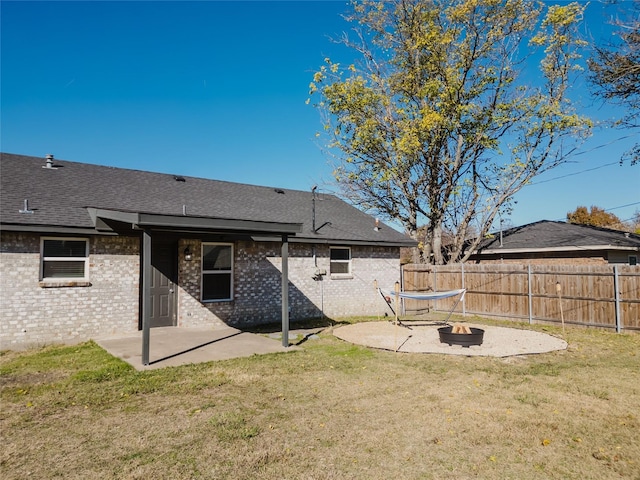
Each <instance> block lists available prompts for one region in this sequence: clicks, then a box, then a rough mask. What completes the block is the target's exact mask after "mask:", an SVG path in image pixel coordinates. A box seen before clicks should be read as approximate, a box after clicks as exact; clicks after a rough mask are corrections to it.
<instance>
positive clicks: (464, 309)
mask: <svg viewBox="0 0 640 480" xmlns="http://www.w3.org/2000/svg"><path fill="white" fill-rule="evenodd" d="M460 271H461V273H462V287H461V288H467V287H465V282H464V263H461V264H460ZM466 302H467V296H466V295H465V296H464V297H462V316H463V317H466V316H467V303H466Z"/></svg>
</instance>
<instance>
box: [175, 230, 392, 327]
mask: <svg viewBox="0 0 640 480" xmlns="http://www.w3.org/2000/svg"><path fill="white" fill-rule="evenodd" d="M186 245H189V246H190V248H191V251H193V252H200V242H199V241H194V240H188V241H183V242H182V243H181V245H180V246H179V249H180V251H182V249H184V247H185V246H186ZM351 257H352V263H351V272H352V273H351V275H349V276H347V277H341V276H333V277H332V276H331V275H330V274H329V267H330V266H329V245H312V244H304V243H293V242H291V243H289V261H288V266H289V311H290V319H291V320H292V321H295V320H301V319H308V318H318V317H320V316H322V315H324V316H327V317H331V318H338V317H346V316H356V315H376V314H379V313H383V312H384V309H385V308H386V304H385V302H384V300H383V299H382V297H380V295H379V294H378V293H377V291H375V289H374V280H377V281H378V284H379V285H380V286H381V287H385V288H392V287H393V284H394V283H395V282H396V281H398V280H400V251H399V248H397V247H387V248H382V247H371V246H353V247H351ZM319 270H320V271H321V270H324V271H326V272H327V275H323V276H319V277H318V276H316V275H315V274H316V272H317V271H319ZM281 271H282V257H281V245H280V243H275V242H247V241H238V242H235V244H234V299H233V300H232V301H225V302H212V303H205V304H202V303H201V302H200V258H199V253H198V254H197V255H194V258H193V260H192V261H190V262H186V261H184V259H182V258H181V260H180V266H179V275H180V278H179V282H178V283H179V285H180V289H179V306H178V325H181V326H214V327H215V326H217V325H220V324H221V323H225V324H228V325H232V326H238V327H241V326H249V325H257V324H265V323H273V322H278V321H280V320H281V314H282V307H281V298H282V286H281Z"/></svg>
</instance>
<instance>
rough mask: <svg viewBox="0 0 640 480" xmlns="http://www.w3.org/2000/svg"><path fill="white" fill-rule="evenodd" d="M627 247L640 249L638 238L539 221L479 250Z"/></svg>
mask: <svg viewBox="0 0 640 480" xmlns="http://www.w3.org/2000/svg"><path fill="white" fill-rule="evenodd" d="M587 246H589V247H596V246H602V247H603V248H607V247H630V248H640V235H635V234H632V233H626V232H621V231H618V230H610V229H607V228H599V227H591V226H588V225H576V224H572V223H565V222H555V221H551V220H541V221H539V222H535V223H530V224H527V225H523V226H520V227H514V228H509V229H507V230H505V231H503V232H502V247H501V246H500V233H499V232H496V233H494V234H493V235H492V238H488V239H485V240H484V241H483V242H482V243H481V245H480V247H479V248H478V250H480V251H487V250H497V249H500V250H507V249H522V250H536V249H543V248H544V249H548V248H563V247H575V248H580V247H587Z"/></svg>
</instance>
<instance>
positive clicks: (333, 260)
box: [329, 247, 351, 275]
mask: <svg viewBox="0 0 640 480" xmlns="http://www.w3.org/2000/svg"><path fill="white" fill-rule="evenodd" d="M329 254H330V261H329V272H330V273H331V275H351V248H350V247H329Z"/></svg>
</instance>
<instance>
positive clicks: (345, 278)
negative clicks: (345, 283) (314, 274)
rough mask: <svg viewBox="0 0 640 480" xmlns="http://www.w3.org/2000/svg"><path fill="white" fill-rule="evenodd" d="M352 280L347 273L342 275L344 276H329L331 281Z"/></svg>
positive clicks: (351, 276)
mask: <svg viewBox="0 0 640 480" xmlns="http://www.w3.org/2000/svg"><path fill="white" fill-rule="evenodd" d="M352 278H353V275H351V274H349V273H344V274H336V273H334V274H332V275H331V280H351V279H352Z"/></svg>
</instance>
